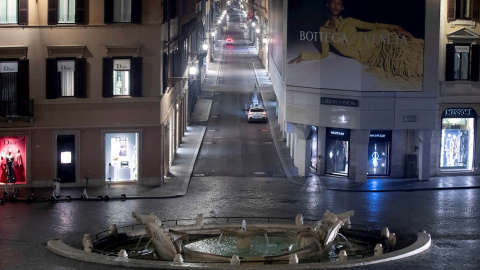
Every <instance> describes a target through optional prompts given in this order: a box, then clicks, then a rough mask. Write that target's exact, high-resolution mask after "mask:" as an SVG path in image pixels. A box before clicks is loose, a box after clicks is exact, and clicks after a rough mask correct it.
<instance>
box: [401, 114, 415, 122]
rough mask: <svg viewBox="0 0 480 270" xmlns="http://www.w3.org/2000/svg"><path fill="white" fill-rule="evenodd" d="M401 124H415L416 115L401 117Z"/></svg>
mask: <svg viewBox="0 0 480 270" xmlns="http://www.w3.org/2000/svg"><path fill="white" fill-rule="evenodd" d="M403 122H417V116H416V115H405V116H403Z"/></svg>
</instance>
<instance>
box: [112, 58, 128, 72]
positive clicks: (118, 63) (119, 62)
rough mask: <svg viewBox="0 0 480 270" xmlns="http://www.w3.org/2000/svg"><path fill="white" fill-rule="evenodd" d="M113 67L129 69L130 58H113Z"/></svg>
mask: <svg viewBox="0 0 480 270" xmlns="http://www.w3.org/2000/svg"><path fill="white" fill-rule="evenodd" d="M113 69H114V70H130V60H129V59H115V60H113Z"/></svg>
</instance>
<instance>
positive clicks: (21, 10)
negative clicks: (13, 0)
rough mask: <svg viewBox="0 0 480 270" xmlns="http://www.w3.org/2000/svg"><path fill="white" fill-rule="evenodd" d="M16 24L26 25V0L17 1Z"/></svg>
mask: <svg viewBox="0 0 480 270" xmlns="http://www.w3.org/2000/svg"><path fill="white" fill-rule="evenodd" d="M18 24H20V25H28V0H19V1H18Z"/></svg>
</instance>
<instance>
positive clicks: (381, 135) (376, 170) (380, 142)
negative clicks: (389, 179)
mask: <svg viewBox="0 0 480 270" xmlns="http://www.w3.org/2000/svg"><path fill="white" fill-rule="evenodd" d="M391 142H392V132H391V131H384V130H372V131H370V140H369V142H368V158H367V160H368V161H367V162H368V163H367V174H368V175H389V173H390V145H391Z"/></svg>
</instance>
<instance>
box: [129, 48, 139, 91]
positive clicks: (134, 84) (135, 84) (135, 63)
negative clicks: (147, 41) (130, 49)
mask: <svg viewBox="0 0 480 270" xmlns="http://www.w3.org/2000/svg"><path fill="white" fill-rule="evenodd" d="M131 64H132V66H131V72H132V75H131V76H132V77H131V78H130V96H132V97H141V96H142V58H141V57H133V58H132V60H131Z"/></svg>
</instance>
